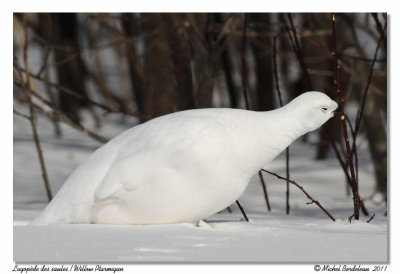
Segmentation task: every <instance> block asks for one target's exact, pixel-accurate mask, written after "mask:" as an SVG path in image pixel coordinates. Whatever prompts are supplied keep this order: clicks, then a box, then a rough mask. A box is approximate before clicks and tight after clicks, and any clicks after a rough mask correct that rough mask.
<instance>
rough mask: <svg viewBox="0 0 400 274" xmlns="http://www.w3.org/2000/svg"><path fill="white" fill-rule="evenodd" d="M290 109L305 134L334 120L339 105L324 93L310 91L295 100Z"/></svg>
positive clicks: (289, 106) (289, 105)
mask: <svg viewBox="0 0 400 274" xmlns="http://www.w3.org/2000/svg"><path fill="white" fill-rule="evenodd" d="M287 106H288V108H289V109H290V111H291V112H292V113H293V115H295V116H296V118H299V120H297V119H296V121H298V122H299V124H300V126H301V127H302V129H303V130H304V133H306V132H309V131H313V130H315V129H317V128H319V127H320V126H322V125H323V124H324V123H325V122H326V121H328V120H329V119H330V118H332V117H333V116H334V114H335V110H336V109H337V108H338V104H337V103H336V102H335V101H333V100H332V99H331V98H329V97H328V96H327V95H325V94H324V93H322V92H318V91H310V92H305V93H303V94H301V95H300V96H298V97H296V98H295V99H293V100H292V101H291V102H290V103H289V104H288V105H287Z"/></svg>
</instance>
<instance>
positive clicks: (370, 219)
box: [367, 213, 375, 223]
mask: <svg viewBox="0 0 400 274" xmlns="http://www.w3.org/2000/svg"><path fill="white" fill-rule="evenodd" d="M374 217H375V213H374V214H373V215H372V216H371V218H369V220H368V221H367V223H369V222H371V221H372V219H373V218H374Z"/></svg>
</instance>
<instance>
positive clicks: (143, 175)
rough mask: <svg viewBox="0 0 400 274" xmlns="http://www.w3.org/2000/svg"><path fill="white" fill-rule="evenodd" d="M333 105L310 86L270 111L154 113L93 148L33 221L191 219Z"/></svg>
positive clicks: (222, 204) (215, 207) (215, 206)
mask: <svg viewBox="0 0 400 274" xmlns="http://www.w3.org/2000/svg"><path fill="white" fill-rule="evenodd" d="M336 108H337V103H336V102H334V101H333V100H331V99H330V98H329V97H328V96H326V95H325V94H323V93H321V92H315V91H313V92H306V93H303V94H302V95H300V96H298V97H297V98H295V99H293V100H292V101H291V102H290V103H289V104H287V105H285V106H283V107H281V108H279V109H276V110H272V111H266V112H255V111H247V110H240V109H224V108H220V109H218V108H215V109H194V110H186V111H180V112H176V113H172V114H168V115H165V116H162V117H158V118H155V119H153V120H150V121H148V122H146V123H143V124H141V125H138V126H135V127H133V128H131V129H129V130H127V131H125V132H123V133H122V134H120V135H119V136H117V137H115V138H113V139H112V140H110V141H109V142H108V143H107V144H105V145H103V146H101V147H100V148H99V149H97V150H96V151H95V152H94V153H93V154H92V155H91V156H90V157H89V158H88V159H87V160H86V161H85V162H83V163H82V164H81V165H80V166H79V167H78V168H77V169H76V170H75V171H74V172H73V173H72V174H71V175H70V177H69V178H68V179H67V181H66V182H65V183H64V185H63V186H62V188H61V189H60V190H59V192H58V193H57V195H56V196H55V197H54V199H53V200H52V201H51V202H50V204H49V205H48V206H47V208H46V209H45V210H44V212H43V213H42V214H41V215H40V216H39V217H38V218H36V219H35V220H34V221H33V224H53V223H97V224H132V225H135V224H140V225H147V224H168V223H197V222H199V221H201V220H203V219H205V218H207V217H209V216H210V215H212V214H214V213H217V212H219V211H221V210H223V209H224V208H226V207H228V206H230V205H231V204H232V203H234V202H235V201H236V200H237V199H238V198H239V197H240V195H241V194H242V193H243V192H244V190H245V188H246V186H247V185H248V183H249V181H250V179H251V177H252V176H253V175H254V174H256V173H257V171H258V170H259V169H260V168H262V167H264V166H265V165H266V164H267V163H269V162H270V161H271V160H272V159H274V158H275V157H276V156H277V155H278V154H279V153H280V152H281V151H283V150H284V149H285V148H286V147H287V146H288V145H290V144H291V143H292V142H293V141H294V140H295V139H296V138H298V137H300V136H301V135H303V134H305V133H307V132H309V131H312V130H315V129H316V128H318V127H320V126H321V125H322V124H324V123H325V122H326V121H327V120H328V119H329V118H331V117H332V116H333V111H334V110H335V109H336Z"/></svg>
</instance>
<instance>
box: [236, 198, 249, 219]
mask: <svg viewBox="0 0 400 274" xmlns="http://www.w3.org/2000/svg"><path fill="white" fill-rule="evenodd" d="M236 204H237V205H238V207H239V209H240V212H242V214H243V216H244V218H245V220H246V222H249V218H247V215H246V212H244V209H243V207H242V206H241V205H240V203H239V200H236Z"/></svg>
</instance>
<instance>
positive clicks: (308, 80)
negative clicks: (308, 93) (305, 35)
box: [288, 13, 314, 90]
mask: <svg viewBox="0 0 400 274" xmlns="http://www.w3.org/2000/svg"><path fill="white" fill-rule="evenodd" d="M288 18H289V21H290V26H291V28H292V31H293V41H292V47H293V50H294V52H295V53H296V57H297V59H298V60H299V63H300V66H301V69H302V70H303V73H304V76H305V78H306V83H307V86H308V90H314V88H313V85H312V82H311V78H310V74H309V73H308V71H307V66H306V63H305V62H304V57H303V52H302V51H301V48H300V43H299V40H298V39H297V32H296V28H295V27H294V24H293V18H292V15H291V14H290V13H288ZM293 42H294V43H293Z"/></svg>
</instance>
